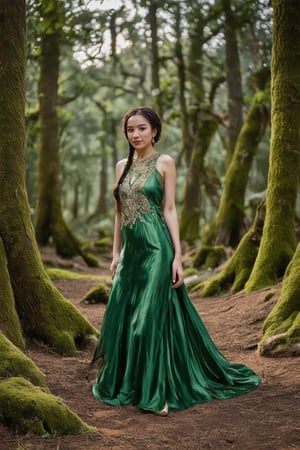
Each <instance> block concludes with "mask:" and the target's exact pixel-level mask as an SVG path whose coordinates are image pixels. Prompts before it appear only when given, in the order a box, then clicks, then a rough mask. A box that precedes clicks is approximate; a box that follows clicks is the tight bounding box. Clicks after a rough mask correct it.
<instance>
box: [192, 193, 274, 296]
mask: <svg viewBox="0 0 300 450" xmlns="http://www.w3.org/2000/svg"><path fill="white" fill-rule="evenodd" d="M265 212H266V209H265V202H263V203H261V204H260V205H259V206H258V207H257V211H256V216H255V219H254V222H253V224H252V226H251V227H250V228H249V230H248V231H247V233H246V234H245V235H244V237H243V238H242V240H241V241H240V243H239V245H238V247H237V249H236V251H235V253H234V255H233V256H232V257H231V258H230V260H229V261H228V262H227V264H226V265H225V267H224V269H223V270H222V271H221V272H220V273H219V274H218V275H217V276H216V277H214V278H212V279H211V280H209V281H208V282H204V283H200V284H199V285H198V286H195V287H194V289H193V290H200V295H201V297H210V296H212V295H216V294H219V293H220V292H221V291H223V290H225V289H227V290H228V289H229V288H230V291H231V292H233V293H234V292H238V291H240V290H242V289H243V288H244V286H245V283H246V282H247V281H248V279H249V276H250V274H251V271H252V267H253V264H254V262H255V259H256V256H257V252H258V249H259V245H260V242H261V236H262V231H263V226H264V221H265Z"/></svg>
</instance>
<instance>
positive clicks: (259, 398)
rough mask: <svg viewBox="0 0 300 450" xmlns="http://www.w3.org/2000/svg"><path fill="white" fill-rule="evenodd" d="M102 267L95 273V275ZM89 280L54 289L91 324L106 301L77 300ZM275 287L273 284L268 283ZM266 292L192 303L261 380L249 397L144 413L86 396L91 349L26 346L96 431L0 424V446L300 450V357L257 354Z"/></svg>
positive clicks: (32, 449) (4, 449)
mask: <svg viewBox="0 0 300 450" xmlns="http://www.w3.org/2000/svg"><path fill="white" fill-rule="evenodd" d="M102 271H106V268H105V267H104V268H102V269H97V270H95V269H94V270H93V272H94V273H99V274H101V273H102ZM94 284H95V282H91V281H85V280H80V281H58V282H56V285H57V287H58V288H59V290H60V291H61V292H62V293H63V294H64V296H65V297H66V298H68V299H69V300H71V301H72V302H73V303H74V304H75V305H76V306H77V307H78V308H79V309H80V310H81V311H82V313H83V314H84V315H85V316H86V317H87V318H88V319H89V320H90V321H91V323H93V324H94V325H95V326H96V327H97V328H98V327H99V326H100V323H101V319H102V316H103V313H104V309H105V306H104V305H86V306H83V305H80V304H79V300H80V299H81V298H82V296H83V294H85V293H86V292H87V290H88V289H90V287H92V286H93V285H94ZM273 289H274V288H273ZM267 293H268V290H264V291H260V292H258V293H255V294H253V295H251V296H245V295H244V294H237V295H234V296H223V297H217V298H207V299H198V298H193V299H192V301H193V303H194V305H195V306H196V308H197V310H198V311H199V313H200V314H201V317H202V319H203V321H204V323H205V324H206V326H207V328H208V330H209V332H210V334H211V336H212V337H213V339H214V340H215V342H216V344H217V345H218V347H219V348H220V350H221V351H222V352H223V353H224V354H225V356H226V357H227V358H229V359H230V360H232V361H235V362H243V363H245V364H247V365H249V366H250V367H252V368H253V369H254V370H255V371H256V372H257V373H258V374H259V375H260V376H261V377H262V385H261V386H260V387H259V388H258V389H257V390H256V391H254V392H251V393H250V394H247V395H244V396H241V397H237V398H234V399H230V400H226V401H213V402H209V403H205V404H202V405H197V406H195V407H194V408H192V409H190V410H187V411H182V412H177V413H173V414H170V415H169V416H168V417H166V418H162V417H157V416H155V415H153V414H143V413H141V412H139V411H137V410H136V409H135V408H134V407H132V406H127V407H122V408H115V407H110V406H108V405H104V404H102V403H98V402H97V401H96V400H94V398H93V397H92V395H91V385H92V383H93V380H94V377H95V371H91V370H89V368H88V364H89V361H90V358H91V355H92V352H93V346H92V345H91V347H90V348H88V349H87V350H85V351H84V352H82V353H81V354H80V355H79V357H78V358H62V357H60V356H58V355H56V354H55V353H53V352H51V351H49V350H47V349H45V348H43V349H41V348H39V347H38V346H36V345H34V344H30V346H29V347H28V349H27V351H26V353H27V355H28V356H30V357H31V358H32V359H33V360H34V361H35V362H36V364H37V365H38V366H39V368H40V369H41V370H42V371H43V372H44V374H45V375H46V379H47V383H48V386H49V388H50V389H51V391H52V393H53V394H55V395H58V396H60V397H62V398H63V400H64V401H65V403H66V404H67V405H68V406H69V407H70V408H71V409H72V410H73V411H75V412H76V413H77V414H78V415H79V416H80V417H81V418H82V419H83V420H84V421H86V422H87V423H88V424H90V425H93V426H96V427H97V430H98V432H97V433H94V434H90V433H89V434H85V435H80V436H66V437H59V438H52V439H42V438H40V437H36V436H32V435H26V436H21V435H16V434H14V433H12V432H11V431H9V430H8V429H7V428H5V427H3V426H1V427H0V450H25V449H26V450H42V449H43V450H44V449H53V450H78V449H87V450H102V449H120V450H125V449H126V450H130V449H138V450H142V449H151V450H158V449H164V450H175V449H176V450H177V449H178V450H184V449H187V450H190V449H191V450H192V449H200V450H202V449H203V450H205V449H212V450H223V449H224V450H225V449H236V450H287V449H298V450H299V449H300V359H299V358H280V359H270V358H261V357H259V356H258V354H257V352H256V344H257V342H258V341H259V338H260V336H261V329H262V322H263V320H264V318H265V317H266V315H267V314H268V312H269V311H270V309H271V308H272V306H273V304H274V303H275V302H276V301H277V298H278V296H275V297H273V298H272V299H271V300H269V301H267V302H266V301H264V299H265V296H266V294H267Z"/></svg>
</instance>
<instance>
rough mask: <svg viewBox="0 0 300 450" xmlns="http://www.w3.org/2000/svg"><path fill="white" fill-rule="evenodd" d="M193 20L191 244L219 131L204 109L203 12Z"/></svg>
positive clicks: (187, 236) (186, 210)
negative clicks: (209, 156) (211, 147)
mask: <svg viewBox="0 0 300 450" xmlns="http://www.w3.org/2000/svg"><path fill="white" fill-rule="evenodd" d="M191 20H192V22H191V27H190V30H189V31H190V36H189V37H190V49H189V57H188V76H189V82H190V85H191V97H192V99H193V105H192V107H191V115H190V118H191V124H190V127H191V130H192V142H193V150H192V155H191V161H190V165H189V169H188V173H187V181H186V187H185V194H184V199H183V207H182V210H181V212H180V217H181V219H180V235H181V238H182V239H184V240H186V241H187V242H190V243H192V242H194V241H195V240H197V239H199V227H200V223H199V221H200V215H201V180H202V182H203V180H204V176H203V174H204V157H205V154H206V152H207V150H208V148H209V144H210V141H211V138H212V136H213V135H214V133H215V131H216V129H217V123H216V122H215V121H214V120H213V119H212V117H211V116H210V115H209V114H207V112H204V111H203V109H202V105H203V104H204V86H203V29H204V26H205V21H204V19H203V16H202V11H201V10H200V9H198V8H195V9H194V10H193V11H192V12H191Z"/></svg>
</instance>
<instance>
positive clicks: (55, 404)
mask: <svg viewBox="0 0 300 450" xmlns="http://www.w3.org/2000/svg"><path fill="white" fill-rule="evenodd" d="M0 418H1V422H2V423H3V424H5V425H8V426H9V427H10V428H13V429H14V430H16V431H17V432H18V433H34V434H38V435H40V436H43V437H54V436H61V435H71V434H81V433H83V432H86V431H95V429H94V428H92V427H89V426H88V425H87V424H86V423H84V422H83V421H82V420H81V419H80V418H79V417H78V416H77V415H76V414H75V413H74V412H72V411H71V410H70V409H69V408H68V407H67V406H66V405H65V404H64V403H63V401H62V400H61V399H60V398H58V397H55V396H54V395H51V394H49V393H46V392H44V391H42V390H41V389H40V388H38V387H36V386H33V385H32V384H31V383H30V382H29V381H27V380H25V379H24V378H9V379H8V380H5V381H2V382H0Z"/></svg>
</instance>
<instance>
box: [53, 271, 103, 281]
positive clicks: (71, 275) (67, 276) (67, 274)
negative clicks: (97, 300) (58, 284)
mask: <svg viewBox="0 0 300 450" xmlns="http://www.w3.org/2000/svg"><path fill="white" fill-rule="evenodd" d="M46 272H47V274H48V275H49V277H50V278H51V280H97V281H103V282H105V281H107V280H109V279H110V278H109V277H105V276H102V275H92V274H84V275H83V274H80V273H77V272H72V271H70V270H65V269H53V268H51V269H50V268H49V269H46Z"/></svg>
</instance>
